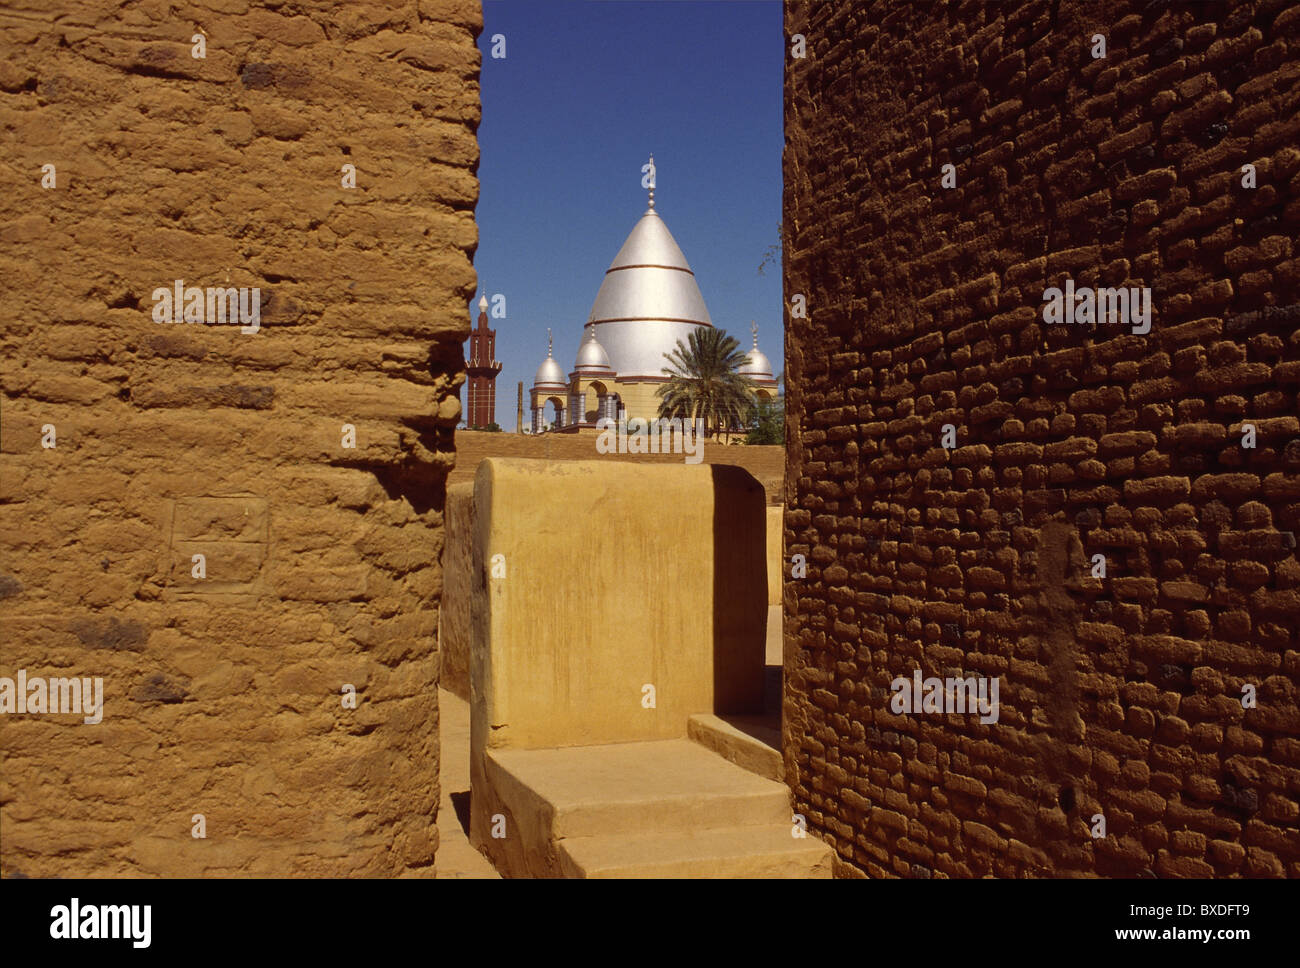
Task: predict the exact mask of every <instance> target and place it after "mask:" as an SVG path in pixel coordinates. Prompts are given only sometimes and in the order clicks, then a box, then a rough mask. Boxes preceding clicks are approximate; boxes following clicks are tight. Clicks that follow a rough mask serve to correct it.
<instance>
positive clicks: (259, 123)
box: [0, 0, 482, 876]
mask: <svg viewBox="0 0 1300 968" xmlns="http://www.w3.org/2000/svg"><path fill="white" fill-rule="evenodd" d="M481 29H482V22H481V10H480V8H479V5H478V3H475V2H445V3H440V2H427V0H421V2H418V3H416V2H414V0H410V2H379V0H348V2H342V0H339V2H325V3H311V4H300V3H278V2H271V3H268V4H251V3H248V2H245V0H202V2H196V3H161V2H152V0H145V2H141V3H131V4H121V3H116V2H110V0H70V2H66V3H60V4H48V3H44V2H38V0H16V2H13V3H7V4H6V5H5V8H4V10H3V11H0V139H2V141H3V152H2V154H0V169H2V170H3V174H4V178H3V181H4V186H5V190H4V192H3V193H0V242H2V243H3V246H2V251H0V275H3V278H4V280H5V298H4V307H3V317H2V319H0V326H2V328H0V352H2V354H3V362H2V363H0V383H2V386H3V399H2V400H0V405H2V408H3V409H2V416H0V434H2V453H0V597H2V599H3V600H2V601H0V610H2V611H0V642H2V644H0V675H3V676H8V677H11V678H12V677H14V676H15V674H16V672H17V671H18V670H25V671H26V673H27V675H28V676H29V677H31V676H46V677H49V676H59V675H64V676H70V675H77V676H86V677H93V676H102V677H103V679H104V692H105V709H104V714H103V721H102V723H100V724H98V725H86V724H84V723H83V722H82V718H81V717H78V716H70V715H30V714H29V715H16V714H13V715H4V716H0V750H2V751H3V752H2V754H0V755H2V757H3V761H2V762H0V829H2V830H3V836H2V838H0V868H2V870H3V874H5V875H28V876H51V875H60V876H61V875H77V874H101V875H121V874H132V875H163V874H165V875H202V874H207V875H267V874H293V875H326V874H328V875H348V874H374V875H396V874H425V875H427V874H431V873H432V871H433V862H434V851H435V848H436V842H437V831H436V828H435V826H434V823H435V810H436V808H437V804H438V789H437V776H438V764H437V753H438V744H437V735H438V715H437V697H436V689H435V685H436V675H437V668H438V663H437V656H436V654H435V651H434V650H435V641H434V632H435V629H436V623H437V608H438V596H439V591H440V581H441V576H440V571H439V563H438V562H439V554H440V550H441V524H442V517H441V511H442V504H443V495H444V482H445V477H446V475H447V472H448V470H449V468H450V466H451V463H452V459H453V451H452V432H453V429H454V426H455V424H456V421H457V419H458V417H459V409H460V408H459V403H458V402H457V388H458V385H459V384H460V383H461V382H463V379H464V377H463V360H462V354H461V345H462V343H463V341H464V339H465V338H466V336H467V335H468V328H469V327H468V324H467V320H466V312H465V306H466V302H467V300H468V299H469V297H470V296H471V294H472V292H473V287H474V284H475V276H474V271H473V268H472V267H471V264H470V258H471V255H472V253H473V251H474V247H475V244H476V238H477V236H476V228H475V225H474V220H473V209H474V205H475V202H476V199H477V195H478V183H477V180H476V177H475V171H476V168H477V162H478V148H477V143H476V139H475V130H476V127H477V124H478V119H479V96H478V70H479V54H478V51H477V49H476V47H475V39H476V37H477V35H478V33H479V32H480V31H481ZM195 34H200V35H202V36H204V37H205V38H206V57H205V58H203V59H196V58H194V57H193V56H192V48H193V43H194V42H193V41H192V40H191V38H192V37H193V35H195ZM47 164H52V165H54V166H55V183H54V187H52V188H43V187H42V184H41V182H42V176H43V166H45V165H47ZM346 164H352V165H355V167H356V187H355V188H346V187H344V185H343V177H344V175H343V173H342V167H343V166H344V165H346ZM177 279H183V280H184V282H185V284H186V285H187V286H201V287H206V286H226V285H229V286H232V287H240V286H243V287H250V288H251V287H260V289H261V297H262V303H261V305H262V319H261V328H260V330H259V331H258V332H256V333H251V334H243V333H241V332H240V331H239V328H238V327H232V326H228V325H207V324H197V325H196V324H169V323H157V322H154V321H153V319H152V318H151V312H152V309H153V306H154V301H153V297H152V293H153V291H154V290H155V289H156V288H158V287H171V286H172V285H173V284H174V280H177ZM344 424H350V425H352V426H353V428H354V429H355V447H351V448H348V447H345V446H344V443H345V441H344V430H343V425H344ZM45 425H53V426H54V428H55V437H54V443H55V446H54V447H53V448H48V447H45V446H43V443H42V441H43V437H44V432H43V428H44V427H45ZM195 554H203V555H205V557H206V578H202V579H196V578H194V577H192V573H193V565H192V562H193V555H195ZM348 684H350V685H352V686H354V687H355V689H356V694H357V702H356V708H355V709H350V708H346V707H345V706H344V703H343V699H342V696H343V693H344V689H345V686H346V685H348ZM195 814H203V815H204V820H205V823H206V838H203V839H198V838H195V837H194V836H193V835H192V834H193V828H194V826H195V823H194V821H193V816H194V815H195Z"/></svg>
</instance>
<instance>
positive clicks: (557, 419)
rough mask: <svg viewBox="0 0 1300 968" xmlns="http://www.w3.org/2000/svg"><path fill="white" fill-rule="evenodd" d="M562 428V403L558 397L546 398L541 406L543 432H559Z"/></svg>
mask: <svg viewBox="0 0 1300 968" xmlns="http://www.w3.org/2000/svg"><path fill="white" fill-rule="evenodd" d="M563 426H564V401H563V400H562V399H560V398H559V397H547V398H546V402H545V403H543V404H542V427H543V429H545V430H559V429H560V428H561V427H563Z"/></svg>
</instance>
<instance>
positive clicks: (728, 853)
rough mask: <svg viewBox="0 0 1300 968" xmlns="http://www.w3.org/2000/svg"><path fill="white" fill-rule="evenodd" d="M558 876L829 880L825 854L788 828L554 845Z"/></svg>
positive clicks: (730, 829)
mask: <svg viewBox="0 0 1300 968" xmlns="http://www.w3.org/2000/svg"><path fill="white" fill-rule="evenodd" d="M559 855H560V868H561V871H562V876H564V877H700V878H723V877H745V878H751V877H752V878H829V877H830V876H831V850H830V848H829V847H827V846H826V845H825V844H823V843H822V842H821V841H819V840H816V839H814V838H812V837H805V838H802V839H796V838H795V837H793V836H791V826H790V824H788V823H783V824H764V825H762V826H756V827H723V828H715V829H712V830H678V831H669V832H665V833H641V834H635V835H626V834H625V835H609V834H607V835H605V836H601V837H577V838H572V839H566V840H562V841H560V843H559Z"/></svg>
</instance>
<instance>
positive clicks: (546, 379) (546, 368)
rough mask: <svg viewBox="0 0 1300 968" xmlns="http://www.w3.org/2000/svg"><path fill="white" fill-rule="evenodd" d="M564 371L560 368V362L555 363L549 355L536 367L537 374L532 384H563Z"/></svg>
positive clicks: (538, 385)
mask: <svg viewBox="0 0 1300 968" xmlns="http://www.w3.org/2000/svg"><path fill="white" fill-rule="evenodd" d="M564 385H565V382H564V371H563V370H561V369H560V364H559V363H556V362H555V360H554V359H552V358H551V357H549V356H548V357H547V358H546V359H544V360H543V361H542V365H541V366H539V367H538V368H537V376H535V377H534V378H533V386H536V387H540V386H561V387H562V386H564Z"/></svg>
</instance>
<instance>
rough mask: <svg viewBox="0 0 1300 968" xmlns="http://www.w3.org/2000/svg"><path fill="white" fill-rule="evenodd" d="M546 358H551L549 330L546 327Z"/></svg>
mask: <svg viewBox="0 0 1300 968" xmlns="http://www.w3.org/2000/svg"><path fill="white" fill-rule="evenodd" d="M546 358H547V359H548V360H549V359H550V358H551V328H550V327H549V326H548V327H546Z"/></svg>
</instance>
